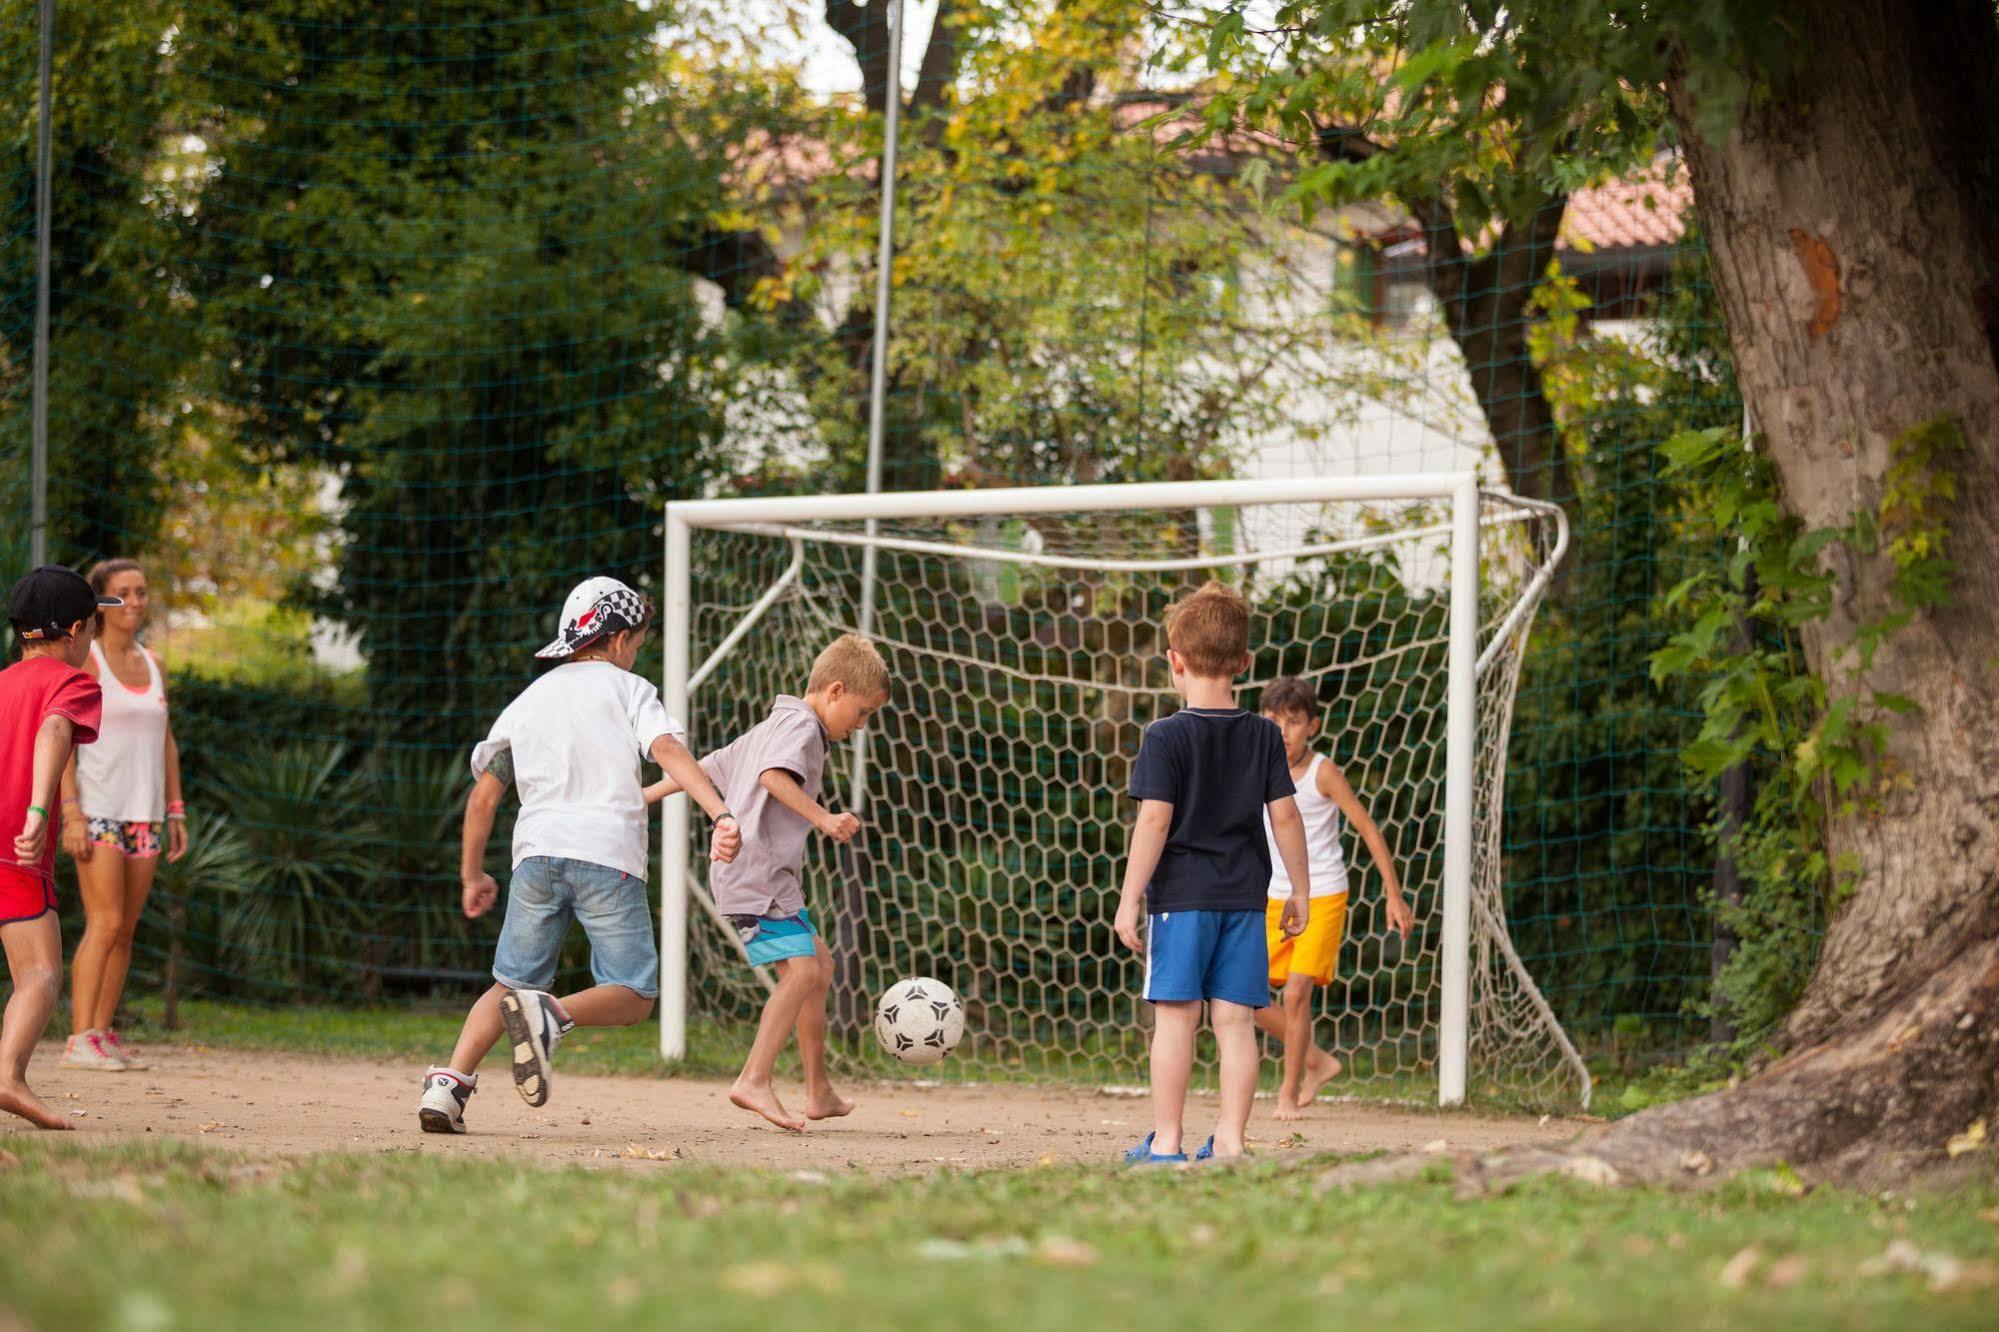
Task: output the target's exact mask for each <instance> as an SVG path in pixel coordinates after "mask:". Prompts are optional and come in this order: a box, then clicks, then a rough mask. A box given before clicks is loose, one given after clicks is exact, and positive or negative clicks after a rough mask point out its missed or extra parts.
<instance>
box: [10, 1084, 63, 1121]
mask: <svg viewBox="0 0 1999 1332" xmlns="http://www.w3.org/2000/svg"><path fill="white" fill-rule="evenodd" d="M0 1110H5V1111H6V1112H7V1113H8V1114H10V1115H19V1116H20V1117H21V1118H23V1119H25V1120H27V1121H28V1122H29V1123H30V1124H33V1125H34V1126H35V1127H36V1128H43V1129H56V1130H59V1131H60V1130H67V1129H73V1128H75V1127H76V1125H74V1124H72V1123H70V1122H69V1121H68V1120H67V1119H64V1118H63V1117H62V1116H61V1115H59V1114H57V1113H56V1112H55V1111H53V1110H51V1109H49V1108H48V1107H47V1106H45V1105H43V1104H42V1103H41V1101H40V1100H38V1099H36V1096H35V1094H34V1093H33V1092H31V1091H29V1090H28V1089H27V1088H26V1087H25V1086H18V1087H0Z"/></svg>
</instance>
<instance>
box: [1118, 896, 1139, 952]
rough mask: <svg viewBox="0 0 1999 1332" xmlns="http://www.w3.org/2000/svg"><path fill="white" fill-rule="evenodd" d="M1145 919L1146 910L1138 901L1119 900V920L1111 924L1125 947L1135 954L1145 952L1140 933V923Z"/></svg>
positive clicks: (1132, 899) (1133, 899)
mask: <svg viewBox="0 0 1999 1332" xmlns="http://www.w3.org/2000/svg"><path fill="white" fill-rule="evenodd" d="M1144 918H1145V913H1144V910H1143V909H1142V907H1141V906H1140V904H1139V902H1138V901H1137V899H1135V898H1130V899H1124V898H1121V899H1119V901H1118V904H1117V918H1116V919H1115V920H1113V921H1112V922H1111V928H1112V929H1115V930H1116V931H1117V937H1118V938H1120V939H1122V940H1124V946H1125V947H1127V948H1129V949H1131V951H1132V952H1134V953H1142V952H1144V951H1145V940H1144V938H1143V937H1142V936H1141V935H1140V934H1139V932H1138V926H1139V922H1140V921H1142V920H1143V919H1144Z"/></svg>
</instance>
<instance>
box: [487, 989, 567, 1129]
mask: <svg viewBox="0 0 1999 1332" xmlns="http://www.w3.org/2000/svg"><path fill="white" fill-rule="evenodd" d="M500 1021H502V1022H504V1023H506V1024H507V1039H508V1040H510V1041H512V1042H513V1043H514V1090H515V1091H517V1092H519V1093H520V1094H521V1099H522V1100H523V1101H526V1102H527V1103H528V1104H529V1105H532V1106H543V1105H547V1104H548V1089H549V1085H550V1083H552V1082H553V1081H554V1074H553V1071H552V1065H551V1061H552V1060H553V1059H554V1057H555V1047H556V1046H558V1045H560V1044H561V1043H562V1038H563V1037H564V1036H566V1035H567V1034H568V1033H569V1029H570V1028H571V1027H574V1026H575V1025H576V1024H575V1023H574V1022H571V1021H570V1020H569V1019H567V1018H565V1017H563V1016H562V1014H561V1010H560V1009H558V1008H557V1007H556V1006H555V996H554V995H552V994H549V993H547V992H546V991H543V990H508V991H507V992H506V993H505V994H503V995H501V996H500Z"/></svg>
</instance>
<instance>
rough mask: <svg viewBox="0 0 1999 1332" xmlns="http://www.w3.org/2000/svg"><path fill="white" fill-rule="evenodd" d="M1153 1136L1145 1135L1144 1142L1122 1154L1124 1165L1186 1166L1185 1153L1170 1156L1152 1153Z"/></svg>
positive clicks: (1175, 1153)
mask: <svg viewBox="0 0 1999 1332" xmlns="http://www.w3.org/2000/svg"><path fill="white" fill-rule="evenodd" d="M1153 1136H1154V1135H1153V1134H1150V1133H1148V1134H1146V1135H1145V1141H1144V1142H1141V1143H1140V1144H1138V1146H1136V1147H1134V1148H1132V1149H1131V1150H1130V1151H1128V1152H1126V1153H1125V1154H1124V1163H1125V1164H1126V1165H1132V1166H1142V1165H1186V1164H1187V1153H1185V1152H1174V1153H1173V1154H1172V1155H1171V1156H1161V1155H1159V1154H1158V1153H1157V1152H1155V1151H1153V1150H1152V1139H1153Z"/></svg>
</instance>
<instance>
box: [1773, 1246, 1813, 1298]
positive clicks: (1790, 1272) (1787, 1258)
mask: <svg viewBox="0 0 1999 1332" xmlns="http://www.w3.org/2000/svg"><path fill="white" fill-rule="evenodd" d="M1809 1267H1810V1264H1809V1263H1807V1262H1806V1261H1805V1256H1804V1255H1803V1254H1801V1253H1787V1254H1785V1255H1784V1256H1783V1257H1782V1258H1779V1259H1778V1260H1777V1261H1776V1262H1774V1263H1772V1264H1770V1270H1769V1271H1767V1272H1765V1273H1764V1274H1763V1284H1764V1285H1766V1286H1768V1287H1770V1288H1771V1289H1772V1290H1789V1289H1790V1288H1791V1287H1793V1286H1795V1285H1797V1284H1798V1283H1799V1282H1800V1281H1802V1280H1804V1277H1805V1271H1806V1269H1807V1268H1809Z"/></svg>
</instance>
